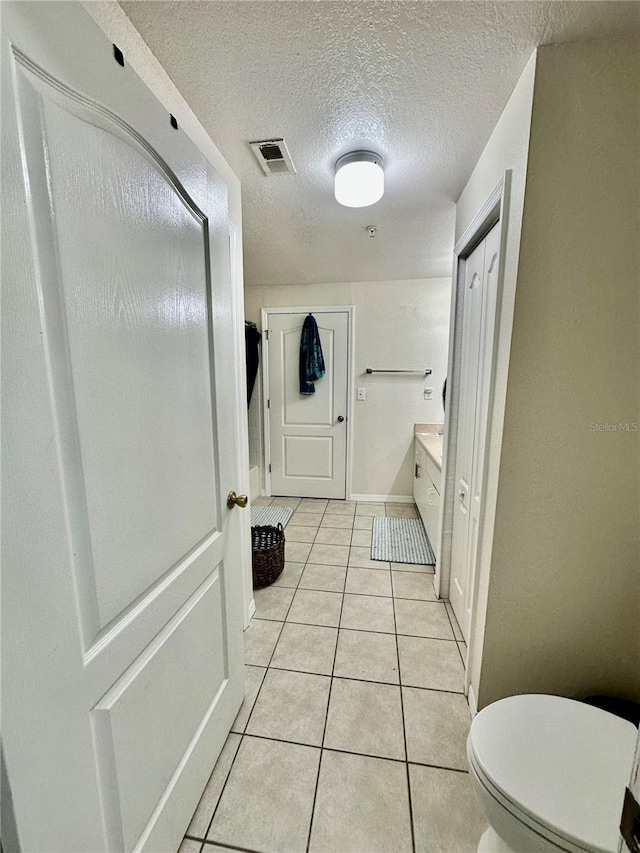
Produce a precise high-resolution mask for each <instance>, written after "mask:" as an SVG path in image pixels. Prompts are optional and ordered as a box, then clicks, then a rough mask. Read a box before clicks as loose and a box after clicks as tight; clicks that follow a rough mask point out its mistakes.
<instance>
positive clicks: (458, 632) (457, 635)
mask: <svg viewBox="0 0 640 853" xmlns="http://www.w3.org/2000/svg"><path fill="white" fill-rule="evenodd" d="M444 606H445V607H446V608H447V613H448V615H449V619H450V620H451V625H452V627H453V635H454V637H455V638H456V640H459V641H462V642H464V636H463V634H462V631H461V630H460V625H459V624H458V620H457V619H456V614H455V613H454V612H453V607H452V606H451V604H450V602H448V601H445V604H444Z"/></svg>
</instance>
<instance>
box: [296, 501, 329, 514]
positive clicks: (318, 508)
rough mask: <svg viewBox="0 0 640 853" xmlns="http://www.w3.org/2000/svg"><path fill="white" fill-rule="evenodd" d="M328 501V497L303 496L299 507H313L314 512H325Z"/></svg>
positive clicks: (300, 508) (301, 508)
mask: <svg viewBox="0 0 640 853" xmlns="http://www.w3.org/2000/svg"><path fill="white" fill-rule="evenodd" d="M328 503H329V501H328V500H327V499H326V498H302V500H301V501H300V503H299V505H298V509H299V510H303V509H312V510H314V512H324V511H325V509H326V508H327V504H328Z"/></svg>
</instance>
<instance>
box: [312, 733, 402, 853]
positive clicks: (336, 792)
mask: <svg viewBox="0 0 640 853" xmlns="http://www.w3.org/2000/svg"><path fill="white" fill-rule="evenodd" d="M309 850H310V853H337V851H340V853H346V851H348V853H391V851H393V853H410V851H411V850H412V845H411V818H410V813H409V795H408V790H407V773H406V766H405V765H404V764H402V763H400V762H396V761H387V760H385V759H382V758H370V757H369V756H365V755H347V754H345V753H340V752H331V751H329V750H325V751H324V752H323V754H322V762H321V766H320V776H319V779H318V793H317V797H316V805H315V809H314V815H313V826H312V830H311V843H310V847H309Z"/></svg>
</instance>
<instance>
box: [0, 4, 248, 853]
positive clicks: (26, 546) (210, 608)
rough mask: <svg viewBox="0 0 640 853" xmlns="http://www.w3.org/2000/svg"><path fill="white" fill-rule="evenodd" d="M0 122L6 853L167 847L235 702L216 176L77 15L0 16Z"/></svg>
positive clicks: (224, 313)
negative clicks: (9, 821)
mask: <svg viewBox="0 0 640 853" xmlns="http://www.w3.org/2000/svg"><path fill="white" fill-rule="evenodd" d="M2 117H3V121H2V188H3V200H2V201H3V204H2V229H3V231H2V242H3V259H2V260H3V270H2V287H3V291H2V308H3V312H2V369H3V376H2V378H3V385H2V398H3V399H2V404H3V405H2V476H3V483H2V486H3V517H2V547H3V552H2V560H3V578H2V580H3V589H2V593H3V595H2V619H3V685H2V687H3V696H2V700H3V702H2V704H3V749H4V751H5V757H6V764H7V770H8V775H9V781H10V784H11V789H12V795H13V801H14V809H15V816H16V822H17V827H18V833H19V836H20V842H21V847H22V850H24V851H56V853H63V851H109V853H114V851H123V850H127V851H129V850H134V849H135V850H148V851H174V850H175V849H176V848H177V845H178V843H179V840H180V838H181V836H182V834H183V832H184V830H185V828H186V825H187V824H188V822H189V819H190V816H191V814H192V812H193V809H194V807H195V806H196V804H197V802H198V798H199V796H200V793H201V792H202V789H203V787H204V785H205V783H206V780H207V777H208V775H209V773H210V772H211V769H212V767H213V765H214V763H215V760H216V758H217V755H218V753H219V751H220V749H221V747H222V745H223V743H224V740H225V737H226V734H227V732H228V730H229V728H230V726H231V724H232V722H233V719H234V716H235V713H236V712H237V710H238V707H239V704H240V702H241V699H242V693H243V683H242V594H241V567H240V566H239V565H237V563H236V555H237V554H238V553H240V551H241V548H240V545H239V537H240V525H239V524H238V523H237V519H236V518H234V516H232V515H231V514H230V512H229V510H228V509H227V506H226V501H225V496H226V494H227V493H228V492H229V491H230V490H231V489H233V488H235V487H236V486H237V482H236V477H237V448H236V444H235V442H236V438H235V436H236V430H235V429H234V423H235V417H236V401H237V399H238V396H237V392H236V389H235V388H234V387H233V386H234V379H233V377H235V375H236V374H235V370H234V360H233V359H234V355H233V329H232V328H231V321H230V317H231V311H230V304H231V292H230V277H229V245H228V218H227V188H226V185H225V184H224V183H223V181H222V180H221V179H220V178H219V177H218V175H217V174H216V173H215V172H214V171H213V169H212V167H211V165H210V164H209V163H208V162H207V161H206V159H205V158H204V157H203V156H202V154H201V153H200V152H199V151H198V150H197V149H196V148H195V147H194V146H193V144H192V143H190V141H189V140H188V139H187V137H186V136H185V135H184V133H183V132H182V131H181V130H178V129H176V128H174V127H173V126H172V124H171V123H170V116H169V115H168V114H167V112H166V111H165V110H164V109H163V108H162V107H161V105H160V104H159V103H158V102H157V101H156V100H155V99H154V98H153V96H152V95H151V94H150V93H149V91H148V90H147V89H146V88H145V86H144V85H143V84H142V83H141V81H140V80H139V79H138V78H137V77H136V75H135V74H134V73H133V71H132V70H131V69H130V68H129V67H128V65H127V62H126V56H125V57H124V66H122V65H121V64H120V63H119V62H118V61H117V60H116V58H115V57H114V49H113V46H112V45H111V44H110V43H109V42H108V41H106V40H105V38H104V36H103V34H102V33H101V31H100V30H99V29H98V28H97V27H96V26H95V24H94V23H93V22H92V21H91V19H90V18H89V17H88V16H87V14H86V13H85V12H84V10H83V9H82V7H81V6H79V4H71V3H55V2H53V3H43V4H40V3H18V4H12V3H3V4H2ZM235 512H236V513H238V510H235Z"/></svg>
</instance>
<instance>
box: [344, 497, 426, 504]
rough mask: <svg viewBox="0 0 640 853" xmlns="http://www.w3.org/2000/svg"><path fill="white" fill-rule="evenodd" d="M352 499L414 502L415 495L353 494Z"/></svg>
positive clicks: (368, 501)
mask: <svg viewBox="0 0 640 853" xmlns="http://www.w3.org/2000/svg"><path fill="white" fill-rule="evenodd" d="M349 500H350V501H362V502H363V503H369V504H385V503H386V504H412V503H415V501H414V500H413V495H351V497H350V498H349Z"/></svg>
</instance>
